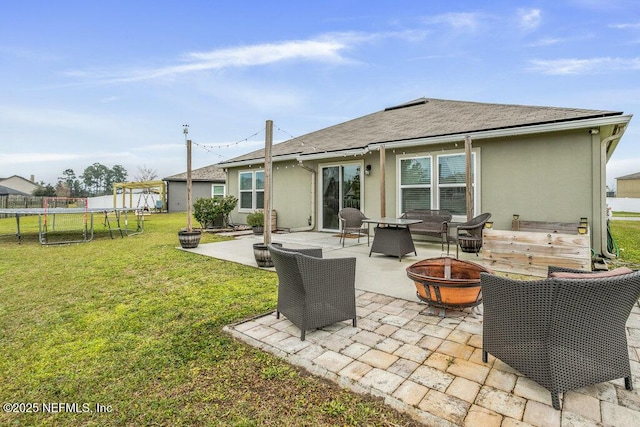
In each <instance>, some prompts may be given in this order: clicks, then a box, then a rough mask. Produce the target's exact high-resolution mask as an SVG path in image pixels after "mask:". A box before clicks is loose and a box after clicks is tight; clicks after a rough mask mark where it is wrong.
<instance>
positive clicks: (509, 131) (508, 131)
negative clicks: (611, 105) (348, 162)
mask: <svg viewBox="0 0 640 427" xmlns="http://www.w3.org/2000/svg"><path fill="white" fill-rule="evenodd" d="M631 117H632V115H617V116H607V117H595V118H588V119H582V120H571V121H566V122H553V123H542V124H535V125H526V126H517V127H509V128H501V129H491V130H481V131H473V132H461V133H456V134H451V135H442V136H435V137H424V138H416V139H412V140H404V141H391V142H378V143H374V144H370V145H369V146H368V147H369V148H370V150H371V151H374V150H379V149H380V147H382V146H385V147H386V148H408V147H415V146H420V145H435V144H445V143H449V142H459V141H461V140H464V138H465V137H467V136H470V137H471V139H472V140H480V139H493V138H504V137H509V136H516V135H531V134H536V133H548V132H560V131H567V130H573V129H581V128H590V127H600V126H607V125H615V124H624V125H625V126H626V124H627V123H629V121H630V120H631Z"/></svg>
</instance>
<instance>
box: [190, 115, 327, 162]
mask: <svg viewBox="0 0 640 427" xmlns="http://www.w3.org/2000/svg"><path fill="white" fill-rule="evenodd" d="M274 127H275V128H276V129H277V130H278V131H280V132H282V133H284V134H286V135H287V136H289V138H290V139H289V140H288V141H287V142H289V141H299V142H300V146H301V147H305V146H307V145H305V141H304V140H303V139H302V138H300V137H296V136H293V135H291V134H290V133H289V132H287V131H285V130H283V129H281V128H280V127H278V126H277V125H275V124H274ZM265 131H266V128H262V129H260V130H259V131H257V132H255V133H254V134H252V135H250V136H248V137H246V138H243V139H240V140H238V141H236V142H232V143H227V144H200V143H197V142H194V141H191V143H192V144H193V145H194V146H197V147H199V148H202V149H203V150H205V151H207V152H209V153H213V154H215V155H216V156H218V157H219V158H221V159H225V158H227V157H228V156H225V155H223V154H221V153H218V152H216V151H218V150H223V149H228V148H234V147H238V146H240V145H242V144H244V143H247V142H254V141H250V140H251V139H252V138H255V137H256V136H258V135H259V134H261V133H263V132H265ZM188 132H189V125H184V126H183V133H184V134H185V140H186V138H187V134H188ZM308 146H309V147H310V148H311V149H312V150H313V151H317V150H318V149H317V147H315V146H313V145H308ZM292 167H295V166H292Z"/></svg>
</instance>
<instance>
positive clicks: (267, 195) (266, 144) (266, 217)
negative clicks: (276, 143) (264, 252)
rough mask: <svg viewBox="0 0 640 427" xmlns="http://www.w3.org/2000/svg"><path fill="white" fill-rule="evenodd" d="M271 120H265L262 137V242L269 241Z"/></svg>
mask: <svg viewBox="0 0 640 427" xmlns="http://www.w3.org/2000/svg"><path fill="white" fill-rule="evenodd" d="M272 145H273V121H272V120H267V125H266V130H265V138H264V233H263V237H264V244H265V245H268V244H269V243H271V146H272Z"/></svg>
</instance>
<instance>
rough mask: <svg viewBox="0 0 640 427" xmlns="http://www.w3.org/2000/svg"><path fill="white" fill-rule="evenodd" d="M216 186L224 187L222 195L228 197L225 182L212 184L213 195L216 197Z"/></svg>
mask: <svg viewBox="0 0 640 427" xmlns="http://www.w3.org/2000/svg"><path fill="white" fill-rule="evenodd" d="M215 187H222V197H226V195H227V186H226V185H225V184H211V197H215V196H216V193H215V191H214V188H215Z"/></svg>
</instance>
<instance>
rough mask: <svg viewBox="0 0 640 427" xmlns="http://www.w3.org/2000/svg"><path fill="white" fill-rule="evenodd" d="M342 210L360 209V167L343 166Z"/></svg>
mask: <svg viewBox="0 0 640 427" xmlns="http://www.w3.org/2000/svg"><path fill="white" fill-rule="evenodd" d="M342 208H355V209H360V166H359V165H347V166H342V206H341V209H342Z"/></svg>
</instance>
